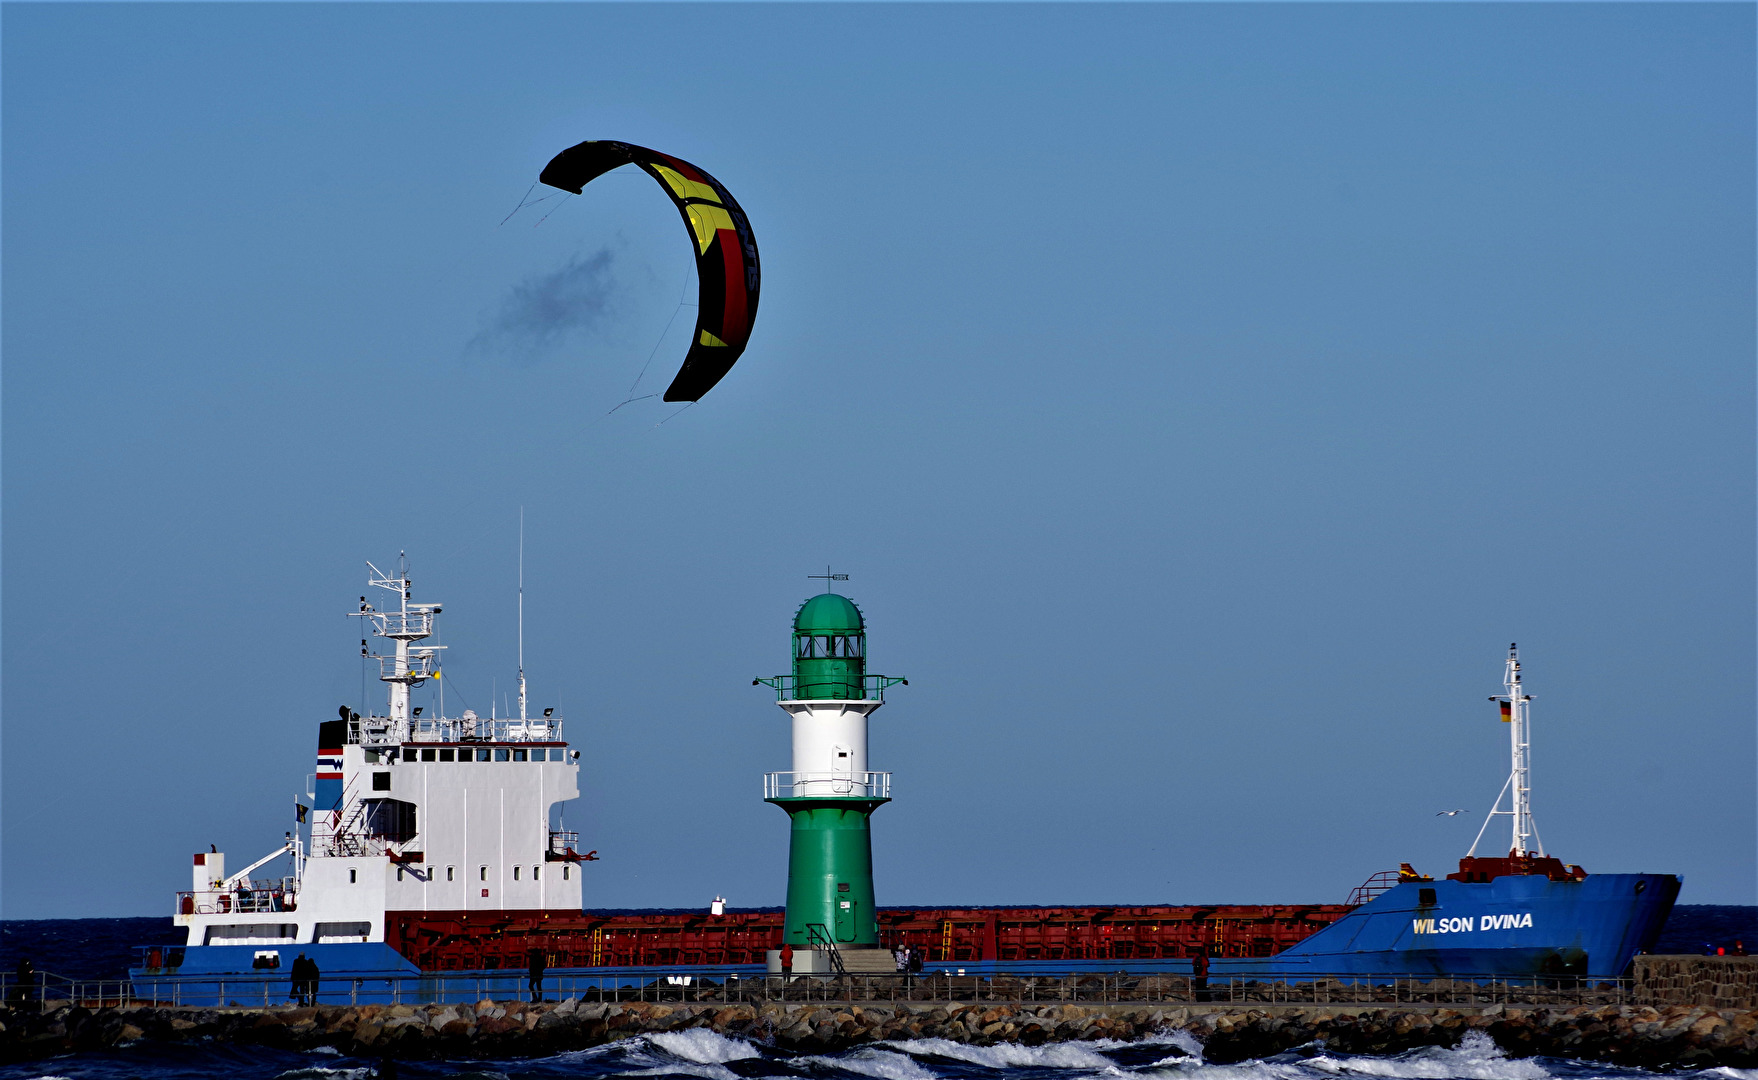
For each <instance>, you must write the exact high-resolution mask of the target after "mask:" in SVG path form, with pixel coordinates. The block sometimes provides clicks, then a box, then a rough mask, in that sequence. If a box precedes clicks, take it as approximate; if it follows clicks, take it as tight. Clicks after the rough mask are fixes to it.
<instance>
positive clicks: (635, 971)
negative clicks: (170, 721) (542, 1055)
mask: <svg viewBox="0 0 1758 1080" xmlns="http://www.w3.org/2000/svg"><path fill="white" fill-rule="evenodd" d="M526 988H527V973H526V971H525V970H523V969H503V970H499V971H475V972H431V973H428V974H424V975H408V976H374V977H367V976H358V977H357V976H352V975H333V976H323V977H321V978H320V979H319V984H318V989H317V995H316V999H315V1003H316V1004H321V1005H362V1004H385V1003H388V1004H393V1005H397V1004H436V1005H437V1004H455V1003H460V1002H462V1003H469V1002H475V1001H480V1000H483V999H484V998H487V999H489V1000H499V1001H507V1000H513V999H519V998H523V997H525V996H526ZM542 988H543V992H544V994H545V995H546V996H548V997H549V998H551V999H552V1000H559V999H562V998H569V997H572V998H578V999H581V1000H598V1001H661V1000H664V1001H698V1002H717V1003H735V1002H763V1001H798V1000H808V1001H844V1002H856V1001H873V1002H877V1001H997V1002H1003V1001H1004V1002H1052V1001H1056V1002H1062V1001H1068V1002H1076V1001H1089V1002H1155V1003H1171V1004H1190V1003H1208V1004H1226V1005H1244V1006H1254V1005H1261V1004H1288V1005H1350V1004H1354V1005H1387V1004H1408V1005H1432V1004H1450V1005H1496V1004H1509V1005H1548V1006H1561V1005H1568V1006H1579V1005H1595V1006H1603V1005H1626V1004H1646V1003H1650V1002H1647V1001H1646V1000H1645V997H1646V996H1648V994H1647V991H1649V990H1650V989H1651V988H1644V987H1642V986H1639V985H1638V984H1637V982H1636V980H1634V979H1630V978H1619V979H1613V978H1595V977H1591V976H1578V975H1529V976H1476V977H1454V978H1449V977H1446V976H1437V975H1432V974H1403V975H1390V974H1388V975H1361V974H1354V973H1346V974H1336V975H1324V974H1312V975H1302V976H1298V977H1292V978H1274V979H1271V978H1264V977H1262V976H1243V975H1233V976H1225V975H1224V976H1213V975H1211V976H1209V977H1208V978H1207V979H1203V978H1200V977H1197V976H1194V975H1185V974H1168V973H1165V972H1140V971H1137V972H1128V971H1116V972H1073V973H1070V972H1066V971H1060V972H1058V971H1044V972H1035V973H1034V972H1029V971H1017V972H1013V971H1010V972H976V971H968V970H967V969H966V968H960V967H958V966H957V965H956V963H953V964H936V965H934V968H933V969H932V970H930V971H926V972H923V973H921V974H901V973H900V974H881V973H875V974H848V973H836V974H797V975H785V976H784V975H767V974H764V973H763V972H762V971H761V969H760V968H759V967H758V966H757V965H744V966H741V967H739V968H737V969H731V970H729V969H728V968H726V967H718V968H715V967H701V966H696V967H692V966H686V965H675V966H670V967H641V968H597V969H589V970H581V969H575V970H571V971H569V970H564V971H556V970H551V971H550V972H549V973H548V974H547V975H545V976H544V978H543V981H542ZM0 998H4V999H5V1000H6V1001H7V1002H9V1003H11V1004H13V1005H14V1007H27V1006H31V1005H35V1006H37V1007H39V1008H42V1009H45V1010H49V1009H54V1008H59V1007H62V1006H64V1005H75V1004H77V1005H84V1006H86V1007H94V1006H99V1005H121V1004H141V1005H146V1004H156V1005H166V1006H174V1007H175V1006H190V1007H196V1006H209V1005H214V1004H220V1005H238V1006H246V1007H248V1006H257V1007H263V1008H268V1007H274V1006H279V1005H281V1004H283V1003H286V1002H289V1001H292V1000H294V993H293V984H292V979H291V977H290V975H289V973H288V972H286V971H280V972H275V973H269V972H263V973H261V974H252V975H242V974H240V975H226V976H212V977H201V976H178V975H165V976H155V975H148V974H143V975H141V976H139V977H137V978H134V979H130V980H119V979H68V978H64V977H62V976H59V975H54V974H51V973H47V972H38V973H36V975H35V976H34V977H33V978H32V979H31V980H30V981H29V982H28V983H27V984H25V985H24V986H22V987H21V986H20V985H19V984H18V982H17V980H16V977H15V976H14V975H13V974H12V973H9V972H0Z"/></svg>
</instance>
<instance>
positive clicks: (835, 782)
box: [763, 772, 891, 799]
mask: <svg viewBox="0 0 1758 1080" xmlns="http://www.w3.org/2000/svg"><path fill="white" fill-rule="evenodd" d="M763 797H764V798H765V799H808V798H832V799H836V798H848V799H889V798H891V774H890V773H888V772H858V773H837V772H772V773H764V774H763Z"/></svg>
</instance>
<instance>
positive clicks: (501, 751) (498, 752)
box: [494, 747, 507, 761]
mask: <svg viewBox="0 0 1758 1080" xmlns="http://www.w3.org/2000/svg"><path fill="white" fill-rule="evenodd" d="M494 759H495V760H496V761H505V760H507V751H506V748H505V747H497V748H496V749H495V752H494Z"/></svg>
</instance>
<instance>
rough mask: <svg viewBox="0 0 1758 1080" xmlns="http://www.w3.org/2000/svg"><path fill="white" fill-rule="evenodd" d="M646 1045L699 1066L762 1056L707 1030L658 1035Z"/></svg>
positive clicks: (698, 1029)
mask: <svg viewBox="0 0 1758 1080" xmlns="http://www.w3.org/2000/svg"><path fill="white" fill-rule="evenodd" d="M647 1041H648V1042H649V1043H651V1044H653V1045H654V1046H657V1047H659V1048H660V1049H661V1050H664V1051H665V1052H666V1053H668V1054H670V1055H672V1056H673V1057H680V1058H683V1059H684V1060H685V1061H693V1062H696V1063H697V1064H699V1065H721V1064H725V1063H726V1062H728V1061H745V1060H748V1059H750V1058H754V1057H762V1056H763V1055H762V1054H761V1053H759V1052H758V1050H757V1048H756V1047H755V1046H752V1045H751V1044H750V1043H748V1042H746V1041H745V1040H743V1039H734V1038H729V1037H727V1036H725V1035H722V1034H720V1033H719V1032H717V1031H711V1030H709V1029H708V1028H686V1029H685V1030H683V1031H660V1032H656V1033H654V1034H652V1035H649V1036H647Z"/></svg>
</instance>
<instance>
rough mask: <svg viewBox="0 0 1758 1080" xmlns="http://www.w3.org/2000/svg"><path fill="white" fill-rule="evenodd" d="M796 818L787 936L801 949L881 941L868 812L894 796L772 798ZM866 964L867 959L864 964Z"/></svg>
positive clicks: (790, 843) (789, 867)
mask: <svg viewBox="0 0 1758 1080" xmlns="http://www.w3.org/2000/svg"><path fill="white" fill-rule="evenodd" d="M765 801H766V802H772V803H774V804H775V805H777V806H779V807H781V808H782V809H783V810H785V811H787V816H788V819H789V821H790V822H791V824H792V829H791V831H790V833H789V836H788V853H787V917H786V920H785V923H784V925H783V930H782V940H783V941H785V942H787V943H788V944H789V945H792V946H793V947H794V949H795V950H796V953H797V952H798V950H800V949H828V948H831V947H834V948H836V949H837V950H838V951H839V952H840V951H845V950H868V949H877V948H878V947H879V921H878V913H877V910H876V909H875V907H874V903H873V838H872V833H871V831H870V829H869V826H868V818H869V817H871V816H872V813H873V811H874V810H876V809H878V808H879V807H880V806H882V805H884V804H885V803H887V802H889V801H890V800H889V799H879V798H865V797H849V796H841V797H836V796H802V797H796V798H778V799H767V800H765ZM862 966H863V967H864V966H865V965H862Z"/></svg>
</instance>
